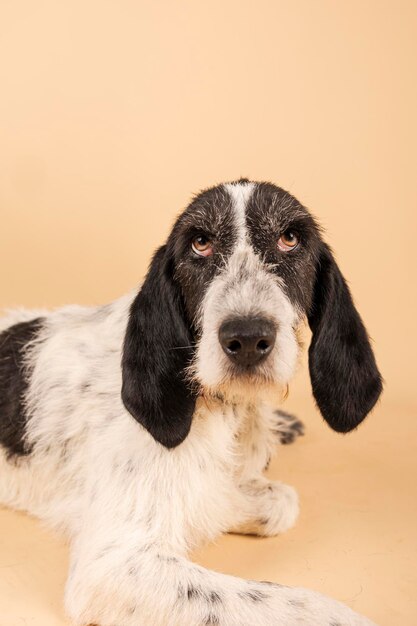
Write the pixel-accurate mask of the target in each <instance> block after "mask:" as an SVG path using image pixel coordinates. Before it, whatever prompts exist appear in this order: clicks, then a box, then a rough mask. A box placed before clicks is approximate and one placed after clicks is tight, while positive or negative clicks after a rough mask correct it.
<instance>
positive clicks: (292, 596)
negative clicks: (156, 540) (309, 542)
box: [66, 526, 371, 626]
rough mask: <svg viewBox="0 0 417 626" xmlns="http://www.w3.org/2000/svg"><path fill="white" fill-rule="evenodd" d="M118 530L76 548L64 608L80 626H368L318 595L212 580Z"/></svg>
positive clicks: (89, 538)
mask: <svg viewBox="0 0 417 626" xmlns="http://www.w3.org/2000/svg"><path fill="white" fill-rule="evenodd" d="M113 530H114V533H113V535H112V536H110V535H107V536H105V535H103V534H102V530H100V529H98V530H97V535H92V536H91V535H86V536H84V537H83V538H82V539H81V538H79V541H78V542H77V544H78V545H76V546H75V547H74V553H73V556H72V566H71V573H70V577H69V580H68V583H67V589H66V606H67V610H68V612H69V614H70V616H71V617H72V618H73V620H74V621H75V623H76V624H77V625H83V626H84V625H86V624H90V623H94V624H99V625H100V626H260V624H262V626H300V625H303V624H304V625H305V626H334V625H335V624H338V625H340V626H342V625H343V626H371V622H369V621H368V620H367V619H366V618H363V617H361V616H359V615H357V614H356V613H354V612H353V611H351V609H349V608H348V607H346V606H344V605H342V604H340V603H338V602H336V601H334V600H331V599H330V598H326V597H325V596H322V595H320V594H318V593H315V592H313V591H309V590H306V589H300V588H290V587H284V586H281V585H277V584H271V583H259V582H255V581H249V580H243V579H239V578H234V577H232V576H226V575H223V574H219V573H216V572H212V571H210V570H206V569H204V568H202V567H199V566H197V565H195V564H194V563H191V562H190V561H188V560H187V559H186V558H185V557H183V556H181V555H177V554H174V553H173V552H172V550H168V549H167V548H165V549H164V548H163V546H159V547H158V546H157V545H156V544H144V543H143V542H141V539H140V536H139V533H138V531H137V530H136V531H135V530H133V529H132V528H128V527H127V526H126V527H124V528H123V527H120V528H117V529H116V528H114V529H113ZM98 539H99V540H98Z"/></svg>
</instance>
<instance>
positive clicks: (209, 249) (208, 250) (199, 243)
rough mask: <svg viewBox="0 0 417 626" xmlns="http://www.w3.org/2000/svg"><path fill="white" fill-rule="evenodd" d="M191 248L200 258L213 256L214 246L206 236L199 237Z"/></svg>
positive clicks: (194, 240)
mask: <svg viewBox="0 0 417 626" xmlns="http://www.w3.org/2000/svg"><path fill="white" fill-rule="evenodd" d="M191 247H192V249H193V251H194V252H195V253H196V254H198V256H210V255H211V254H213V245H212V243H211V241H210V239H209V238H208V237H206V235H199V236H198V237H196V238H195V239H193V242H192V244H191Z"/></svg>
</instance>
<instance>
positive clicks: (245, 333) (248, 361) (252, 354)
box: [219, 317, 277, 367]
mask: <svg viewBox="0 0 417 626" xmlns="http://www.w3.org/2000/svg"><path fill="white" fill-rule="evenodd" d="M276 335H277V331H276V327H275V325H274V324H273V323H272V322H270V321H269V320H267V319H265V318H262V317H254V318H236V319H229V320H227V321H226V322H223V324H222V325H221V326H220V329H219V341H220V344H221V346H222V348H223V350H224V352H225V353H226V354H227V356H228V357H229V359H230V360H231V361H233V362H234V363H236V364H238V365H241V366H243V367H249V366H251V365H258V364H259V363H262V361H264V360H265V359H266V357H267V356H268V354H269V353H270V352H271V350H272V348H273V347H274V344H275V338H276Z"/></svg>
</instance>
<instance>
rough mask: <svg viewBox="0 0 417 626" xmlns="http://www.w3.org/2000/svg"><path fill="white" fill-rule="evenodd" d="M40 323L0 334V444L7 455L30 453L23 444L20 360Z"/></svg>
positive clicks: (23, 385)
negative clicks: (6, 451)
mask: <svg viewBox="0 0 417 626" xmlns="http://www.w3.org/2000/svg"><path fill="white" fill-rule="evenodd" d="M42 323H43V318H41V317H39V318H37V319H34V320H30V321H29V322H20V323H19V324H15V325H14V326H10V328H7V329H6V330H4V331H3V332H2V333H0V443H1V444H2V445H3V446H4V447H5V448H6V449H7V450H8V452H9V453H10V455H24V454H29V453H30V449H29V448H28V446H27V445H26V444H25V440H24V436H25V427H26V419H27V418H26V414H25V407H24V403H23V398H24V394H25V391H26V389H27V385H28V381H27V372H26V371H25V368H24V363H23V356H24V352H25V349H26V347H27V345H28V344H29V342H31V341H33V339H35V338H36V336H37V334H38V332H39V330H40V328H41V326H42Z"/></svg>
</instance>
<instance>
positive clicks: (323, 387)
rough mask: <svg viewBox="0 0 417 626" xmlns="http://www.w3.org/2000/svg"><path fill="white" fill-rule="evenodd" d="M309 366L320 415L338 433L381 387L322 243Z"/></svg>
mask: <svg viewBox="0 0 417 626" xmlns="http://www.w3.org/2000/svg"><path fill="white" fill-rule="evenodd" d="M308 321H309V324H310V328H311V330H312V331H313V337H312V341H311V345H310V349H309V367H310V377H311V384H312V388H313V395H314V397H315V399H316V402H317V405H318V407H319V409H320V411H321V414H322V415H323V417H324V418H325V420H326V421H327V422H328V424H329V425H330V426H331V427H332V428H333V429H334V430H336V431H338V432H343V433H346V432H349V431H350V430H352V429H353V428H355V427H356V426H358V425H359V424H360V423H361V422H362V420H363V419H364V418H365V417H366V415H367V414H368V413H369V411H370V410H371V409H372V408H373V406H374V404H375V403H376V401H377V400H378V398H379V396H380V394H381V391H382V379H381V375H380V373H379V371H378V368H377V365H376V362H375V357H374V354H373V352H372V348H371V345H370V343H369V338H368V335H367V332H366V329H365V326H364V325H363V322H362V320H361V318H360V316H359V313H358V312H357V310H356V308H355V306H354V304H353V301H352V296H351V294H350V291H349V288H348V286H347V284H346V281H345V279H344V278H343V276H342V274H341V272H340V270H339V268H338V266H337V264H336V261H335V260H334V258H333V255H332V253H331V251H330V248H329V247H328V246H327V245H325V244H322V248H321V253H320V257H319V260H318V263H317V270H316V282H315V288H314V297H313V305H312V308H311V311H310V314H309V316H308Z"/></svg>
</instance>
